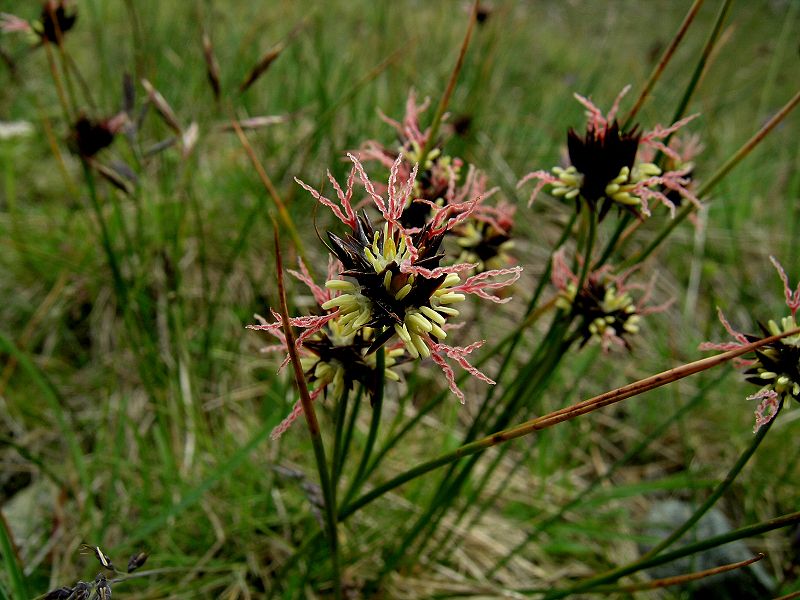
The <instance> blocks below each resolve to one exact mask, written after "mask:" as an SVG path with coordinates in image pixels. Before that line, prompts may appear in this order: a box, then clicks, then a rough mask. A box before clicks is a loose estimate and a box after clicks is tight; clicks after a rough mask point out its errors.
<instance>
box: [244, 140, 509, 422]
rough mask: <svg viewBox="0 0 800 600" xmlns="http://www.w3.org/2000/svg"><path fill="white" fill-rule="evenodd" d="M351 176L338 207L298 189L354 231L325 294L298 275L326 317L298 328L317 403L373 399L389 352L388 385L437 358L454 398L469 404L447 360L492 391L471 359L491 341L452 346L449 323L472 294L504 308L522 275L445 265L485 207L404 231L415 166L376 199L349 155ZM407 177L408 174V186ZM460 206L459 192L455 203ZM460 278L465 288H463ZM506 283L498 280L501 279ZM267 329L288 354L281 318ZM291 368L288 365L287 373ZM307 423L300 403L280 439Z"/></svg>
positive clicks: (441, 209) (398, 168)
mask: <svg viewBox="0 0 800 600" xmlns="http://www.w3.org/2000/svg"><path fill="white" fill-rule="evenodd" d="M348 157H349V159H350V160H351V161H352V163H353V166H352V169H351V171H350V175H349V177H348V178H347V182H346V184H345V186H344V188H342V186H341V185H340V184H339V183H338V182H337V181H336V179H335V178H334V177H333V176H332V175H331V174H330V172H329V173H328V179H329V180H330V183H331V185H332V186H333V189H334V191H335V192H336V198H337V200H338V204H337V203H336V202H334V201H332V200H330V199H329V198H327V197H325V196H323V195H322V194H321V193H320V192H318V191H317V190H315V189H313V188H312V187H311V186H309V185H307V184H305V183H304V182H302V181H300V180H297V182H298V184H299V185H301V186H302V187H303V188H304V189H306V190H307V191H308V192H309V193H310V194H311V195H312V196H313V197H314V198H315V199H316V200H317V201H319V202H320V203H321V204H323V205H325V206H327V207H328V208H330V209H331V211H332V212H333V214H334V215H335V216H336V217H337V218H338V219H339V220H340V221H341V223H342V224H343V225H345V226H346V228H347V230H346V233H345V234H344V235H338V234H336V233H334V232H328V234H327V236H328V241H329V243H330V246H329V250H330V252H331V255H332V258H331V260H330V262H329V269H328V278H327V281H326V282H325V286H324V287H321V286H319V285H317V284H316V283H314V281H313V280H312V279H311V277H310V275H309V272H308V270H307V269H306V267H305V265H303V264H302V263H301V265H300V271H298V272H293V274H294V275H295V276H296V277H297V278H298V279H300V280H301V281H303V282H304V283H306V284H307V285H308V286H309V288H310V289H311V292H312V294H313V296H314V298H315V300H316V302H317V303H318V305H319V310H320V312H321V314H319V315H310V316H303V317H294V318H291V319H290V324H291V325H292V326H294V327H297V328H299V329H301V330H302V333H301V334H300V335H299V336H298V337H297V340H296V342H295V343H296V349H297V352H298V355H299V356H301V362H302V366H303V369H304V372H305V373H306V376H307V377H308V379H309V381H310V382H312V383H313V384H314V389H313V392H312V399H315V398H317V397H319V396H320V395H321V394H323V393H324V392H325V391H326V390H327V389H328V388H329V387H330V388H331V391H332V392H333V393H334V394H341V393H343V392H344V391H346V390H350V389H352V387H353V385H354V384H355V383H358V384H359V385H361V386H362V387H363V388H364V389H365V390H367V392H368V393H370V394H374V393H375V390H376V385H377V382H378V381H379V376H380V375H381V374H380V373H377V372H376V369H377V361H376V357H375V355H374V353H375V352H376V351H377V350H378V349H379V348H384V349H385V350H384V356H385V361H384V373H383V375H384V376H385V377H386V378H387V379H393V380H397V379H398V378H399V377H398V375H397V374H396V372H395V371H394V370H393V368H394V367H395V366H397V365H399V364H400V363H402V362H407V361H412V360H416V359H424V358H431V359H432V360H433V362H434V363H436V364H437V365H438V366H439V367H440V368H441V369H442V371H443V372H444V374H445V377H446V378H447V381H448V383H449V386H450V389H451V390H452V392H453V393H454V394H455V395H456V396H457V397H458V398H459V399H460V400H461V401H462V402H463V401H464V393H463V392H462V391H461V390H460V389H459V388H458V386H457V385H456V381H455V373H454V371H453V368H452V367H451V366H450V365H449V364H448V362H447V359H450V360H453V361H455V362H456V363H458V364H459V365H460V366H461V367H462V368H463V369H465V370H466V371H467V372H469V373H470V374H472V375H473V376H475V377H476V378H478V379H480V380H481V381H484V382H486V383H489V384H493V383H494V382H493V381H492V380H491V379H490V378H489V377H487V376H486V375H485V374H484V373H482V372H481V371H479V370H478V369H477V368H475V367H474V366H473V365H471V364H470V363H469V361H468V359H467V357H468V356H469V354H471V353H472V352H473V351H474V350H476V349H478V348H480V347H481V346H482V345H483V344H484V341H478V342H474V343H472V344H469V345H467V346H451V345H448V344H445V343H444V341H443V340H445V339H446V338H447V337H448V330H450V329H452V328H453V325H452V323H451V321H452V319H455V318H456V317H458V315H459V311H458V309H457V308H455V305H457V304H458V303H460V302H462V301H464V300H465V298H466V295H468V294H472V295H475V296H478V297H480V298H483V299H486V300H490V301H493V302H497V303H504V302H506V301H508V300H509V299H508V298H500V297H498V296H496V295H495V294H494V292H496V291H497V290H501V289H502V288H505V287H507V286H509V285H511V284H513V283H514V282H515V281H516V280H517V279H518V278H519V276H520V272H521V268H520V267H510V268H504V269H495V270H489V271H482V272H479V273H476V274H473V275H471V276H466V275H465V274H466V273H468V272H470V271H474V269H475V268H476V266H477V265H476V264H475V263H463V262H462V263H455V264H450V265H446V266H444V265H442V261H443V259H444V258H445V254H444V252H442V251H441V246H442V240H443V239H444V237H445V235H446V234H447V233H448V232H451V231H452V230H453V229H454V228H456V227H458V226H459V225H460V224H461V223H463V222H464V221H465V220H466V219H468V218H470V216H471V215H473V214H474V212H475V211H476V210H477V208H478V207H479V206H480V202H481V200H482V197H481V196H479V195H478V196H475V197H472V198H471V199H469V200H465V201H456V200H453V201H451V202H448V203H446V204H444V205H442V206H439V205H437V204H435V203H433V202H431V203H430V204H429V205H428V206H430V208H431V213H430V217H429V219H428V220H427V221H426V222H425V223H424V224H422V225H421V226H417V227H408V226H406V225H404V224H403V213H404V210H405V209H406V208H407V207H408V206H410V205H411V201H412V200H414V194H415V189H417V188H416V181H417V166H414V167H411V168H410V169H409V168H408V165H407V164H406V163H405V162H404V157H403V156H398V157H397V158H396V159H395V161H394V162H393V163H392V165H391V168H390V173H389V180H388V184H387V186H386V188H385V193H383V194H381V193H379V192H378V191H377V190H376V187H375V185H374V184H373V183H372V181H371V180H370V178H369V176H368V175H367V173H366V171H365V169H364V166H363V165H362V163H361V161H360V160H359V159H358V158H356V157H355V156H354V155H352V154H348ZM401 173H408V175H407V176H401ZM356 179H358V181H359V183H360V185H361V187H363V190H364V192H365V193H366V196H367V202H371V203H372V204H373V205H374V207H375V208H377V210H378V212H379V213H380V216H381V221H382V222H381V224H379V225H375V224H373V222H372V220H371V219H370V217H369V215H368V213H367V212H366V210H363V211H361V213H360V214H357V213H356V210H355V209H354V208H353V193H354V189H355V186H356ZM459 197H462V194H461V193H459V192H458V191H456V192H455V193H454V195H453V196H452V198H454V199H455V198H459ZM462 276H464V277H465V278H464V279H462ZM498 277H500V278H502V279H501V280H497V279H496V278H498ZM273 316H274V318H275V319H276V321H275V322H273V323H267V322H266V321H264V320H263V319H262V320H261V323H260V324H258V325H250V326H249V327H250V328H251V329H257V330H264V331H268V332H269V333H271V334H273V335H275V336H276V337H277V338H278V339H279V340H280V344H278V345H277V346H273V347H270V348H268V349H285V348H286V339H285V337H284V336H283V333H282V327H283V323H282V320H281V317H280V315H278V314H277V313H275V312H273ZM286 362H288V359H287V360H285V361H284V364H286ZM301 414H302V407H301V406H300V404H299V403H298V404H297V405H295V407H294V409H293V410H292V412H291V413H290V415H289V416H288V417H287V418H286V419H285V420H284V421H283V423H281V424H280V425H279V426H278V427H277V428H276V429H275V431H274V432H273V437H277V436H279V435H280V434H282V433H283V432H284V431H285V430H286V429H287V428H288V427H289V426H290V425H291V423H292V422H293V421H294V420H295V419H296V418H297V417H298V416H299V415H301Z"/></svg>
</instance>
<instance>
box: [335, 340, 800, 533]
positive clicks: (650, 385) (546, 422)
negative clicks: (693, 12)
mask: <svg viewBox="0 0 800 600" xmlns="http://www.w3.org/2000/svg"><path fill="white" fill-rule="evenodd" d="M797 333H800V328H797V329H792V330H790V331H787V332H785V333H782V334H780V335H777V336H770V337H767V338H764V339H761V340H758V341H756V342H752V343H750V344H747V345H745V346H741V347H740V348H737V349H735V350H729V351H728V352H723V353H721V354H717V355H716V356H710V357H708V358H703V359H700V360H697V361H694V362H691V363H688V364H685V365H681V366H680V367H676V368H674V369H669V370H667V371H663V372H661V373H658V374H656V375H652V376H650V377H647V378H645V379H641V380H639V381H635V382H633V383H630V384H628V385H625V386H623V387H620V388H617V389H615V390H611V391H609V392H605V393H603V394H600V395H599V396H595V397H594V398H590V399H588V400H584V401H583V402H578V403H577V404H573V405H572V406H568V407H566V408H562V409H560V410H556V411H554V412H551V413H549V414H547V415H544V416H542V417H537V418H535V419H530V420H528V421H525V422H524V423H522V424H520V425H517V426H515V427H511V428H509V429H504V430H502V431H498V432H496V433H493V434H491V435H488V436H486V437H484V438H482V439H480V440H477V441H475V442H471V443H469V444H465V445H463V446H460V447H459V448H456V449H455V450H453V451H452V452H448V453H446V454H443V455H442V456H439V457H437V458H434V459H432V460H429V461H426V462H424V463H421V464H419V465H417V466H416V467H413V468H411V469H409V470H407V471H405V472H403V473H400V474H399V475H397V476H395V477H393V478H392V479H390V480H389V481H387V482H385V483H383V484H381V485H379V486H377V487H375V488H374V489H372V490H370V491H369V492H367V493H366V494H364V495H363V496H361V497H360V498H358V499H356V500H355V501H353V502H351V503H349V504H347V505H345V506H344V508H342V509H341V510H340V511H339V519H340V520H341V519H345V518H347V517H348V516H350V515H351V514H353V513H354V512H356V511H357V510H358V509H360V508H362V507H364V506H365V505H367V504H369V503H370V502H372V501H373V500H375V499H377V498H379V497H381V496H382V495H384V494H385V493H387V492H389V491H391V490H393V489H394V488H396V487H399V486H400V485H402V484H404V483H406V482H408V481H411V480H412V479H415V478H417V477H419V476H420V475H424V474H425V473H429V472H430V471H433V470H435V469H437V468H439V467H441V466H444V465H448V464H450V463H453V462H456V461H458V460H460V459H462V458H464V457H466V456H471V455H473V454H477V453H479V452H483V451H484V450H486V449H488V448H492V447H494V446H497V445H499V444H503V443H505V442H508V441H509V440H513V439H516V438H518V437H523V436H526V435H529V434H531V433H534V432H536V431H541V430H542V429H547V428H548V427H552V426H554V425H557V424H559V423H562V422H564V421H569V420H571V419H574V418H576V417H579V416H581V415H584V414H587V413H590V412H593V411H595V410H598V409H600V408H603V407H605V406H610V405H611V404H615V403H617V402H620V401H622V400H626V399H628V398H631V397H633V396H638V395H640V394H643V393H644V392H647V391H650V390H653V389H656V388H659V387H662V386H664V385H667V384H668V383H672V382H674V381H677V380H679V379H683V378H685V377H689V376H690V375H695V374H697V373H700V372H702V371H705V370H707V369H710V368H713V367H716V366H718V365H721V364H723V363H725V362H727V361H729V360H731V359H733V358H736V357H737V356H742V355H743V354H747V353H748V352H752V351H753V350H755V349H756V348H760V347H761V346H764V345H766V344H771V343H774V342H775V341H777V340H779V339H782V338H784V337H786V336H789V335H795V334H797Z"/></svg>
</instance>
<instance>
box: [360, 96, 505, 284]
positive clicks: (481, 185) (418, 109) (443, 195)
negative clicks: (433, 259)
mask: <svg viewBox="0 0 800 600" xmlns="http://www.w3.org/2000/svg"><path fill="white" fill-rule="evenodd" d="M429 105H430V100H429V99H427V98H426V99H425V101H423V102H422V103H419V104H418V103H417V98H416V94H415V93H414V91H413V90H412V91H411V92H410V93H409V96H408V100H407V101H406V111H405V116H404V117H403V119H402V121H396V120H394V119H391V118H389V117H387V116H386V115H384V114H383V113H380V116H381V118H382V119H383V120H384V121H385V122H386V123H388V124H389V125H391V126H392V127H393V128H394V129H395V132H396V134H397V139H398V144H397V145H396V146H393V147H388V146H385V145H383V144H381V143H380V142H378V141H376V140H368V141H367V142H365V143H364V144H363V146H362V147H361V149H360V150H358V151H356V152H355V153H354V154H355V155H356V157H357V158H359V159H360V160H362V161H364V162H367V161H375V162H378V163H380V164H381V165H383V166H384V167H385V168H387V169H389V168H391V167H392V166H393V165H394V163H395V162H396V161H397V159H398V158H402V159H403V161H402V163H401V166H400V173H399V175H400V177H408V175H409V174H410V172H409V169H410V167H411V165H418V176H417V177H416V179H415V182H414V190H413V194H412V196H411V197H409V199H408V200H407V201H406V202H407V204H406V206H405V207H404V208H403V214H402V216H401V218H400V223H401V224H402V225H403V227H405V228H406V229H408V230H411V231H413V230H415V229H418V228H421V227H423V226H424V225H425V223H426V222H427V221H428V220H429V219H430V217H431V214H432V213H433V211H434V210H435V209H437V208H442V207H444V206H448V205H450V206H458V205H464V204H465V203H468V202H469V201H471V200H474V199H476V198H480V201H479V202H477V203H476V206H475V207H474V209H473V210H472V212H471V213H470V215H469V216H468V218H465V219H464V220H463V221H462V222H461V223H459V224H458V225H457V226H455V227H453V228H452V229H449V230H448V231H447V232H446V233H447V234H448V235H449V236H451V237H453V238H454V239H455V240H456V244H457V246H458V248H459V249H460V255H459V256H458V258H457V259H456V262H468V263H475V264H476V265H477V266H476V270H477V271H479V272H480V271H485V270H490V269H500V268H503V267H506V266H508V265H509V264H510V263H512V262H513V260H512V258H511V256H510V255H509V251H510V250H511V249H512V248H513V245H514V243H513V240H512V239H511V233H512V232H511V230H512V227H513V224H514V211H515V207H514V206H513V205H511V204H509V203H508V202H506V201H503V200H501V201H499V202H497V203H496V204H493V205H492V204H489V203H488V202H487V200H488V199H489V198H491V197H492V196H494V195H495V194H496V193H497V191H498V188H491V189H490V188H489V187H488V179H487V177H486V175H485V173H482V172H481V171H479V170H477V169H475V168H474V167H473V166H470V167H469V168H468V169H467V173H466V175H464V173H463V172H462V171H463V169H464V161H463V160H462V159H461V158H458V157H454V156H450V155H448V154H446V153H445V149H444V140H442V139H436V140H431V139H430V138H431V131H430V128H428V129H422V127H421V125H420V115H421V114H422V113H423V112H425V110H427V108H428V106H429ZM426 148H429V150H428V151H427V152H426ZM462 177H463V179H464V182H463V184H460V185H459V182H460V181H461V179H462Z"/></svg>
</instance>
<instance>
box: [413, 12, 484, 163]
mask: <svg viewBox="0 0 800 600" xmlns="http://www.w3.org/2000/svg"><path fill="white" fill-rule="evenodd" d="M479 6H480V1H479V0H474V1H473V3H472V9H471V10H470V13H469V23H468V25H467V32H466V33H465V34H464V40H463V41H462V42H461V49H460V50H459V51H458V59H457V60H456V64H455V66H454V67H453V71H452V73H450V79H449V80H448V82H447V87H446V88H445V90H444V94H442V99H441V100H439V105H438V106H437V107H436V113H435V114H434V115H433V121H431V128H430V132H429V133H428V139H427V140H425V146H424V147H423V148H422V152H420V157H419V164H420V168H423V169H424V168H425V161H426V159H427V158H428V153H429V152H430V151H431V150H432V149H433V145H434V144H435V143H436V136H437V135H438V134H439V127H441V125H442V118H443V117H444V113H445V111H446V110H447V106H448V105H449V104H450V98H451V97H452V95H453V91H454V90H455V89H456V82H457V81H458V76H459V74H460V73H461V68H462V67H463V66H464V58H465V57H466V55H467V48H468V47H469V41H470V39H471V38H472V30H473V29H475V22H476V21H477V20H478V7H479Z"/></svg>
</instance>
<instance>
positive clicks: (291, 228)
mask: <svg viewBox="0 0 800 600" xmlns="http://www.w3.org/2000/svg"><path fill="white" fill-rule="evenodd" d="M230 122H231V126H232V127H233V129H234V131H235V132H236V136H237V137H238V138H239V141H240V142H241V144H242V147H244V150H245V152H246V153H247V156H248V158H249V159H250V162H251V163H252V165H253V168H254V169H255V170H256V173H257V174H258V178H259V179H260V180H261V183H262V184H263V185H264V188H265V189H266V190H267V192H268V193H269V195H270V197H271V198H272V201H273V202H274V203H275V207H276V208H277V209H278V214H279V215H280V217H281V221H282V222H283V224H284V225H285V226H286V229H287V230H288V232H289V236H290V237H291V238H292V242H293V243H294V246H295V248H296V249H297V253H298V254H299V255H300V257H301V258H302V259H303V262H304V263H305V264H306V267H307V268H308V269H309V271H311V272H312V274H313V270H312V263H311V261H309V260H308V256H307V255H306V252H305V247H304V246H303V241H302V240H301V239H300V235H299V234H298V233H297V227H295V225H294V221H293V220H292V217H291V215H290V214H289V211H288V210H286V205H285V204H284V203H283V200H281V197H280V194H278V190H277V189H276V188H275V185H274V184H273V183H272V179H270V177H269V175H267V172H266V171H265V170H264V167H263V166H262V165H261V162H260V161H259V160H258V157H257V156H256V153H255V150H253V146H251V145H250V141H249V140H248V139H247V135H245V133H244V131H243V130H242V126H241V125H240V124H239V120H238V119H237V118H236V117H235V116H232V117H231V119H230Z"/></svg>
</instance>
